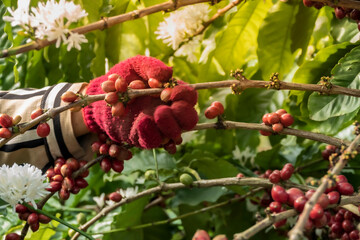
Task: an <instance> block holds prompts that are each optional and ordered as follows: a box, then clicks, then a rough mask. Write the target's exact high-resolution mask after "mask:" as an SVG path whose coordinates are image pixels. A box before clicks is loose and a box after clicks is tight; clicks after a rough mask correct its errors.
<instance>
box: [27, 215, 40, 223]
mask: <svg viewBox="0 0 360 240" xmlns="http://www.w3.org/2000/svg"><path fill="white" fill-rule="evenodd" d="M37 222H39V216H38V214H37V213H31V214H30V215H29V217H28V218H27V223H28V224H30V225H32V224H35V223H37Z"/></svg>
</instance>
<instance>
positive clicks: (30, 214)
mask: <svg viewBox="0 0 360 240" xmlns="http://www.w3.org/2000/svg"><path fill="white" fill-rule="evenodd" d="M15 212H16V213H18V215H19V219H21V220H23V221H26V222H27V223H28V224H29V225H30V228H31V230H32V231H33V232H36V231H37V230H38V229H39V227H40V223H44V224H47V223H49V222H50V221H51V219H50V218H49V217H47V216H45V215H43V214H39V213H36V212H35V211H33V210H31V209H28V208H27V207H25V206H24V205H22V204H17V205H16V206H15ZM5 239H8V238H5ZM9 239H13V238H9ZM14 239H16V238H14Z"/></svg>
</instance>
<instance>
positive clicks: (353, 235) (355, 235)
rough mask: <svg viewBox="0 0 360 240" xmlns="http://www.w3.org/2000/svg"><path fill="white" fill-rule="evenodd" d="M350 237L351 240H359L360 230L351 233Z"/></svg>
mask: <svg viewBox="0 0 360 240" xmlns="http://www.w3.org/2000/svg"><path fill="white" fill-rule="evenodd" d="M349 237H350V239H351V240H357V239H359V238H360V237H359V231H358V230H353V231H351V232H350V233H349Z"/></svg>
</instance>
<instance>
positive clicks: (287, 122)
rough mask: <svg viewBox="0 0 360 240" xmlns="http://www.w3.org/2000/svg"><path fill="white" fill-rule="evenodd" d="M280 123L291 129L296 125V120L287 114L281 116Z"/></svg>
mask: <svg viewBox="0 0 360 240" xmlns="http://www.w3.org/2000/svg"><path fill="white" fill-rule="evenodd" d="M280 122H281V124H282V125H284V127H289V126H291V125H292V124H293V123H294V118H293V117H292V116H291V115H290V114H289V113H285V114H283V115H281V117H280Z"/></svg>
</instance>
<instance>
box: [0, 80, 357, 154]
mask: <svg viewBox="0 0 360 240" xmlns="http://www.w3.org/2000/svg"><path fill="white" fill-rule="evenodd" d="M269 84H271V82H269V81H260V80H248V79H243V80H225V81H218V82H206V83H196V84H190V85H191V86H193V87H194V88H195V89H196V90H202V89H210V88H227V87H232V86H236V87H237V88H239V89H241V90H245V89H248V88H268V86H269ZM279 89H288V90H301V91H315V92H321V93H326V94H343V95H348V96H355V97H360V90H358V89H350V88H344V87H340V86H336V85H332V88H331V89H327V88H324V87H323V86H321V85H316V84H298V83H287V82H280V87H279ZM161 91H162V88H150V89H129V90H128V92H127V93H128V96H129V98H135V97H139V96H145V95H151V94H159V93H161ZM104 98H105V94H100V95H91V96H86V97H84V98H83V99H80V100H78V101H76V102H74V103H71V104H69V105H65V106H61V107H57V108H51V109H49V110H48V111H47V112H45V113H44V114H42V115H40V116H39V117H37V118H35V119H34V120H32V121H30V122H28V123H25V124H21V125H18V127H19V131H18V132H16V133H13V134H12V136H11V137H10V138H6V139H5V138H3V139H1V140H0V147H2V146H4V145H5V144H6V143H7V142H8V141H10V140H11V139H13V138H14V137H16V136H18V135H20V134H22V133H24V132H26V131H27V130H29V129H31V128H32V127H34V126H36V125H37V124H39V123H40V122H42V121H46V120H47V119H49V118H53V117H54V116H56V115H58V114H60V113H61V112H64V111H66V110H69V109H71V108H74V107H80V106H86V105H88V104H90V103H92V102H95V101H100V100H103V99H104ZM204 126H205V125H204ZM249 126H250V125H249ZM253 127H254V129H256V130H261V129H262V130H268V128H262V127H260V126H255V125H254V126H253ZM307 133H308V132H305V131H300V130H296V129H290V128H288V129H284V130H283V131H282V134H290V135H295V136H299V137H304V138H307V136H309V139H312V140H316V139H318V138H325V139H323V140H322V141H321V142H326V143H328V142H329V144H332V143H330V142H337V144H332V145H336V146H340V145H339V143H338V141H337V140H336V139H335V138H331V137H327V136H325V135H321V134H320V135H319V134H316V133H312V134H307ZM298 134H299V135H298ZM304 134H305V135H304ZM316 141H317V140H316Z"/></svg>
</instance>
